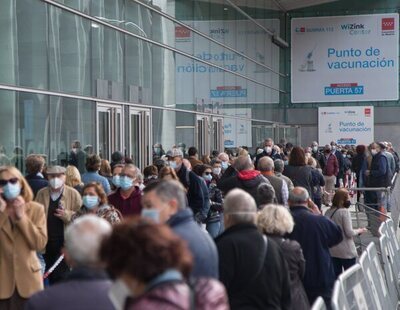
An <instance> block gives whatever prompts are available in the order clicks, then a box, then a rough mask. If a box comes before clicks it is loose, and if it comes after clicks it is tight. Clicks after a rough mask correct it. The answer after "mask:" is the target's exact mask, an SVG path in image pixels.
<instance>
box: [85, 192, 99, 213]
mask: <svg viewBox="0 0 400 310" xmlns="http://www.w3.org/2000/svg"><path fill="white" fill-rule="evenodd" d="M82 202H83V205H84V206H85V207H86V208H88V209H89V210H91V209H93V208H95V207H97V206H98V205H99V202H100V201H99V197H97V196H89V195H85V196H83V199H82Z"/></svg>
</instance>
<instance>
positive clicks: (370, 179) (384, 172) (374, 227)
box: [364, 142, 391, 236]
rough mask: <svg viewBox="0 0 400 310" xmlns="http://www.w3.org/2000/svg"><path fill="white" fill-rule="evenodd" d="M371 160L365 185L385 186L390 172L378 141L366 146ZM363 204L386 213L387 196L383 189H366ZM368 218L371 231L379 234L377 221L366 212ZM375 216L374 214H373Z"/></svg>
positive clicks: (388, 184) (388, 182) (387, 183)
mask: <svg viewBox="0 0 400 310" xmlns="http://www.w3.org/2000/svg"><path fill="white" fill-rule="evenodd" d="M368 149H369V151H370V153H371V155H372V160H371V164H370V167H369V169H368V170H366V171H365V175H366V186H367V187H387V186H390V182H391V180H390V172H389V164H388V160H387V158H386V156H385V155H384V154H383V152H382V148H381V146H380V145H379V144H378V143H375V142H374V143H371V144H370V145H369V147H368ZM364 196H365V197H364V198H365V204H366V205H368V206H369V207H371V208H373V209H375V210H379V211H380V212H383V213H386V211H387V210H386V208H387V205H386V203H387V201H386V200H387V197H386V193H385V192H383V191H366V192H365V195H364ZM367 216H368V218H369V224H370V225H371V233H372V234H373V235H374V236H375V235H377V236H378V235H379V232H378V229H379V225H380V223H379V221H377V220H376V218H375V219H374V218H373V217H374V215H373V214H369V212H368V213H367ZM375 217H376V216H375Z"/></svg>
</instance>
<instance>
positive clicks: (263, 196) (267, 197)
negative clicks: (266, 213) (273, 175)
mask: <svg viewBox="0 0 400 310" xmlns="http://www.w3.org/2000/svg"><path fill="white" fill-rule="evenodd" d="M275 198H276V196H275V189H274V188H273V187H272V185H271V184H269V183H261V184H260V185H259V186H258V187H257V201H258V204H259V206H265V205H267V204H270V203H274V202H275ZM261 209H262V207H261Z"/></svg>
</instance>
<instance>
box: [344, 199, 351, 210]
mask: <svg viewBox="0 0 400 310" xmlns="http://www.w3.org/2000/svg"><path fill="white" fill-rule="evenodd" d="M350 206H351V201H350V200H346V201H345V202H344V203H343V207H345V208H346V209H348V208H350Z"/></svg>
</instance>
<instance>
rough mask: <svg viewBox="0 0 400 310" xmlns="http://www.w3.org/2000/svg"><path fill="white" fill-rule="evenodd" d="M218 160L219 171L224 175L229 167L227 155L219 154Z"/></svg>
mask: <svg viewBox="0 0 400 310" xmlns="http://www.w3.org/2000/svg"><path fill="white" fill-rule="evenodd" d="M218 159H219V160H220V161H221V170H222V173H224V172H225V171H226V170H227V169H228V167H229V166H230V164H229V155H228V154H226V153H225V152H222V153H219V155H218Z"/></svg>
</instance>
